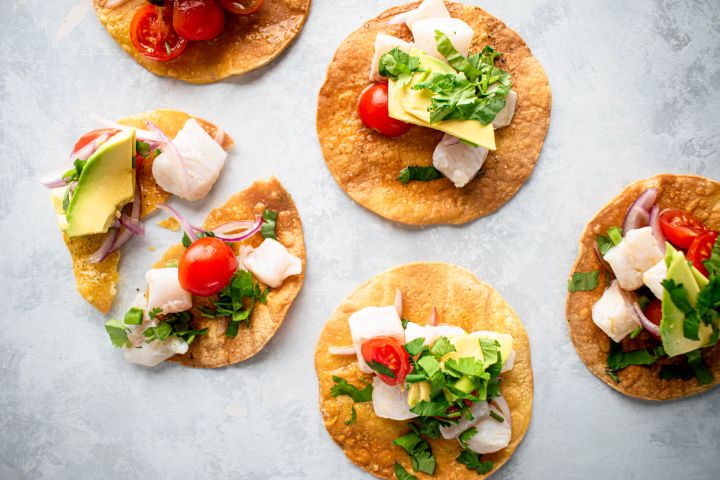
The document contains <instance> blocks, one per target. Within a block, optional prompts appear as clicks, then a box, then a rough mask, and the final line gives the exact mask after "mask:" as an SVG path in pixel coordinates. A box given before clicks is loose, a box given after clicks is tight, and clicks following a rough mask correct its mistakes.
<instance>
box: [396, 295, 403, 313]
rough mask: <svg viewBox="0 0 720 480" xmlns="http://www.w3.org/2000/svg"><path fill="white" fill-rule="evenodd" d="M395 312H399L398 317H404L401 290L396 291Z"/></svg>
mask: <svg viewBox="0 0 720 480" xmlns="http://www.w3.org/2000/svg"><path fill="white" fill-rule="evenodd" d="M395 310H397V313H398V317H402V311H403V298H402V292H401V291H400V289H399V288H396V289H395Z"/></svg>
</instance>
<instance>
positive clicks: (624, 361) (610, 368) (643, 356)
mask: <svg viewBox="0 0 720 480" xmlns="http://www.w3.org/2000/svg"><path fill="white" fill-rule="evenodd" d="M659 357H660V354H659V353H658V352H656V351H655V350H651V349H649V348H648V349H642V350H632V351H629V352H623V350H622V345H621V344H619V343H616V342H614V341H612V340H610V353H609V355H608V359H607V373H608V375H610V377H611V378H612V379H613V380H615V382H617V383H620V379H619V378H618V377H617V372H618V371H619V370H622V369H624V368H627V367H629V366H631V365H652V364H653V363H655V362H656V361H657V359H658V358H659Z"/></svg>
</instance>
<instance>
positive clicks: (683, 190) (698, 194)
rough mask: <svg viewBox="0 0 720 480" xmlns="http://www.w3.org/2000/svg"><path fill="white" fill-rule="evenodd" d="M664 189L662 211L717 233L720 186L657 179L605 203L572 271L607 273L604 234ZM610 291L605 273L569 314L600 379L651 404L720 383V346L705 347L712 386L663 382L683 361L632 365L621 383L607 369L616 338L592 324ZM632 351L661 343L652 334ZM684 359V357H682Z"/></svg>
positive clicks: (574, 299) (629, 346)
mask: <svg viewBox="0 0 720 480" xmlns="http://www.w3.org/2000/svg"><path fill="white" fill-rule="evenodd" d="M651 187H655V188H657V189H658V198H657V203H658V204H659V205H660V209H665V208H679V209H681V210H685V211H688V212H690V213H692V214H693V215H695V216H696V217H697V218H698V219H700V220H702V221H703V222H704V223H705V224H706V225H707V226H709V227H710V228H712V229H715V230H718V229H720V183H718V182H716V181H714V180H710V179H707V178H703V177H697V176H692V175H657V176H655V177H652V178H648V179H646V180H640V181H638V182H635V183H633V184H631V185H629V186H628V187H626V188H625V190H623V191H622V193H621V194H620V195H618V196H617V197H615V198H614V199H613V200H612V201H611V202H610V203H608V204H607V205H605V206H604V207H603V208H602V209H601V210H600V211H599V212H598V213H597V214H596V215H595V216H594V217H593V218H592V220H590V222H589V223H588V224H587V226H586V227H585V230H584V231H583V233H582V236H581V237H580V247H579V253H578V257H577V260H576V261H575V265H574V266H573V268H572V271H571V273H570V274H571V275H572V272H589V271H592V270H600V271H602V267H601V265H600V262H599V260H598V259H597V256H596V255H595V252H594V249H593V247H594V245H596V242H597V236H598V235H604V234H605V233H606V232H607V230H608V229H609V228H610V227H612V226H621V225H622V222H623V219H624V217H625V213H626V212H627V210H628V208H629V207H630V205H631V204H632V203H633V202H634V201H635V200H636V199H637V197H638V195H640V193H642V192H643V191H644V190H646V189H648V188H651ZM607 287H608V283H607V279H606V277H605V275H603V274H601V275H600V281H599V284H598V286H597V287H596V288H595V289H594V290H592V291H589V292H574V293H568V295H567V304H566V313H567V322H568V328H569V329H570V338H572V341H573V344H574V345H575V349H576V350H577V352H578V355H580V359H581V360H582V361H583V362H584V363H585V365H586V366H587V367H588V368H589V369H590V371H591V372H592V373H594V374H595V376H597V377H598V378H599V379H600V380H602V381H604V382H605V383H607V384H608V385H610V386H611V387H612V388H614V389H615V390H617V391H618V392H621V393H624V394H626V395H629V396H631V397H636V398H642V399H645V400H670V399H673V398H679V397H685V396H688V395H693V394H696V393H700V392H702V391H705V390H708V389H710V388H712V387H714V386H715V385H717V384H718V383H720V347H717V346H716V347H714V348H711V349H705V350H704V351H703V359H704V360H705V362H706V363H707V365H708V366H709V367H710V369H711V370H712V371H713V373H714V374H715V381H714V382H713V383H712V384H710V385H699V384H698V382H697V380H696V379H694V378H692V379H690V380H681V379H675V380H661V379H660V378H659V376H658V374H659V372H660V368H661V366H662V365H666V364H670V363H677V362H678V361H679V359H665V360H663V361H659V362H656V363H655V364H654V365H652V366H650V367H642V366H631V367H628V368H625V369H624V370H621V371H620V372H618V373H617V375H618V377H619V378H620V383H616V382H615V381H614V380H613V379H612V378H610V376H609V375H608V374H607V372H606V371H605V368H606V365H607V357H608V352H609V350H610V338H609V337H608V336H607V335H606V334H605V333H604V332H603V331H602V330H600V328H598V327H597V326H596V325H595V324H594V323H593V321H592V307H593V305H595V303H596V302H597V301H598V300H599V299H600V297H601V296H602V294H603V292H604V291H605V289H606V288H607ZM622 345H623V349H624V350H626V351H629V350H636V349H639V348H647V347H650V346H654V345H656V343H653V342H652V341H651V339H650V336H649V335H648V334H647V332H642V333H641V334H640V335H638V336H637V337H636V338H635V339H634V340H631V339H630V338H625V340H623V342H622ZM680 358H682V357H680Z"/></svg>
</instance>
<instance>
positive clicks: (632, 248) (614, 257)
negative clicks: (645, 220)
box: [604, 227, 664, 291]
mask: <svg viewBox="0 0 720 480" xmlns="http://www.w3.org/2000/svg"><path fill="white" fill-rule="evenodd" d="M663 257H664V255H663V253H662V251H660V247H659V246H658V242H657V240H656V239H655V236H654V235H653V234H652V228H650V227H643V228H636V229H633V230H630V231H629V232H627V234H626V235H625V237H624V238H623V240H622V242H620V244H618V245H616V246H615V247H613V248H611V249H610V250H609V251H608V252H607V253H606V254H605V257H604V258H605V260H606V261H607V262H608V263H609V264H610V267H612V270H613V273H614V274H615V277H616V278H617V280H618V283H619V284H620V287H622V289H623V290H627V291H632V290H637V289H638V288H640V287H642V286H643V279H642V277H643V273H645V272H646V271H648V270H649V269H650V268H651V267H653V266H655V265H656V264H657V263H658V262H659V261H660V260H662V259H663Z"/></svg>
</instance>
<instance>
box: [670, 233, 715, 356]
mask: <svg viewBox="0 0 720 480" xmlns="http://www.w3.org/2000/svg"><path fill="white" fill-rule="evenodd" d="M666 249H667V250H666V253H665V263H666V264H667V265H668V273H667V277H666V278H669V279H672V280H674V281H675V283H677V284H682V285H683V286H684V287H685V289H686V290H687V292H688V299H689V300H690V303H691V304H692V305H695V304H696V302H697V297H698V294H699V293H700V290H702V289H703V288H704V287H705V286H706V285H707V284H708V280H707V278H705V276H704V275H702V274H701V273H700V272H698V271H697V269H695V267H692V266H691V265H690V264H689V263H688V261H687V259H686V258H685V255H684V254H683V252H681V251H679V250H676V249H675V248H673V246H672V245H670V244H669V243H668V244H667V245H666ZM684 322H685V314H684V313H683V312H682V311H681V310H680V309H679V308H678V307H676V306H675V304H674V303H673V302H672V299H671V298H670V294H669V293H668V292H667V290H664V291H663V298H662V320H661V321H660V336H661V338H662V343H663V348H664V349H665V353H667V354H668V355H669V356H670V357H674V356H676V355H682V354H684V353H688V352H691V351H693V350H697V349H698V348H702V347H705V346H708V345H709V344H710V342H711V336H712V327H711V326H709V325H705V324H703V323H701V324H700V328H699V329H698V338H699V340H690V339H688V338H685V335H684V334H683V324H684Z"/></svg>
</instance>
